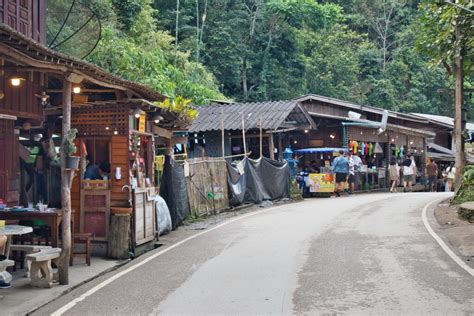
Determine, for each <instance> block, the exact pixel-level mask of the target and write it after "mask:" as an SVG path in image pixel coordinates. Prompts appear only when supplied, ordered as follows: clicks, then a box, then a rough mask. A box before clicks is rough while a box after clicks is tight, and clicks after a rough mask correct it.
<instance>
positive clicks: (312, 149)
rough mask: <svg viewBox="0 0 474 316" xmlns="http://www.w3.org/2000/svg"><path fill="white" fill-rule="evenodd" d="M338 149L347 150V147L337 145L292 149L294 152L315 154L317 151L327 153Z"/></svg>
mask: <svg viewBox="0 0 474 316" xmlns="http://www.w3.org/2000/svg"><path fill="white" fill-rule="evenodd" d="M339 150H344V151H348V150H349V149H348V148H343V147H341V148H337V147H322V148H304V149H296V150H294V152H295V154H317V153H327V152H335V151H339Z"/></svg>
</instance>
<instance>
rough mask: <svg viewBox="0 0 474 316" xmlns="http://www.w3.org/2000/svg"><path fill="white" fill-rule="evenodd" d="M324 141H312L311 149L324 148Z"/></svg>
mask: <svg viewBox="0 0 474 316" xmlns="http://www.w3.org/2000/svg"><path fill="white" fill-rule="evenodd" d="M323 146H324V141H323V140H322V139H310V140H309V147H323Z"/></svg>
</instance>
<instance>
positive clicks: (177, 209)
mask: <svg viewBox="0 0 474 316" xmlns="http://www.w3.org/2000/svg"><path fill="white" fill-rule="evenodd" d="M160 195H161V196H162V197H163V199H164V200H165V201H166V204H167V205H168V208H169V211H170V215H171V223H172V228H173V229H176V227H178V226H180V225H181V224H182V223H183V219H184V218H185V217H186V216H188V215H189V213H190V211H189V200H188V190H187V187H186V179H185V178H184V168H183V166H182V165H180V164H178V163H176V162H174V161H173V160H171V158H170V157H169V156H166V159H165V164H164V167H163V176H162V178H161V187H160Z"/></svg>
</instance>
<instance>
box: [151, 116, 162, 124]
mask: <svg viewBox="0 0 474 316" xmlns="http://www.w3.org/2000/svg"><path fill="white" fill-rule="evenodd" d="M163 120H164V118H163V116H161V115H158V114H157V115H155V116H154V117H153V122H155V124H158V123H160V121H163Z"/></svg>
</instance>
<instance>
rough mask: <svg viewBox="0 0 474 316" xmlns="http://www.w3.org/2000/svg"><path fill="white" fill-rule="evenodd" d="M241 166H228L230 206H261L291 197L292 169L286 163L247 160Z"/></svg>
mask: <svg viewBox="0 0 474 316" xmlns="http://www.w3.org/2000/svg"><path fill="white" fill-rule="evenodd" d="M240 164H241V165H240V166H239V167H238V168H237V167H234V166H232V165H231V164H229V163H228V164H227V170H228V171H229V177H228V184H229V203H230V205H232V206H237V205H241V204H243V203H256V204H260V203H262V202H263V201H267V200H276V199H283V198H289V197H290V186H289V179H290V168H289V166H288V163H287V162H286V161H285V162H280V161H276V160H271V159H268V158H265V157H263V158H261V159H258V160H252V159H249V158H245V159H244V160H242V161H241V162H240ZM239 169H240V170H243V171H244V173H243V174H241V171H239Z"/></svg>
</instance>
